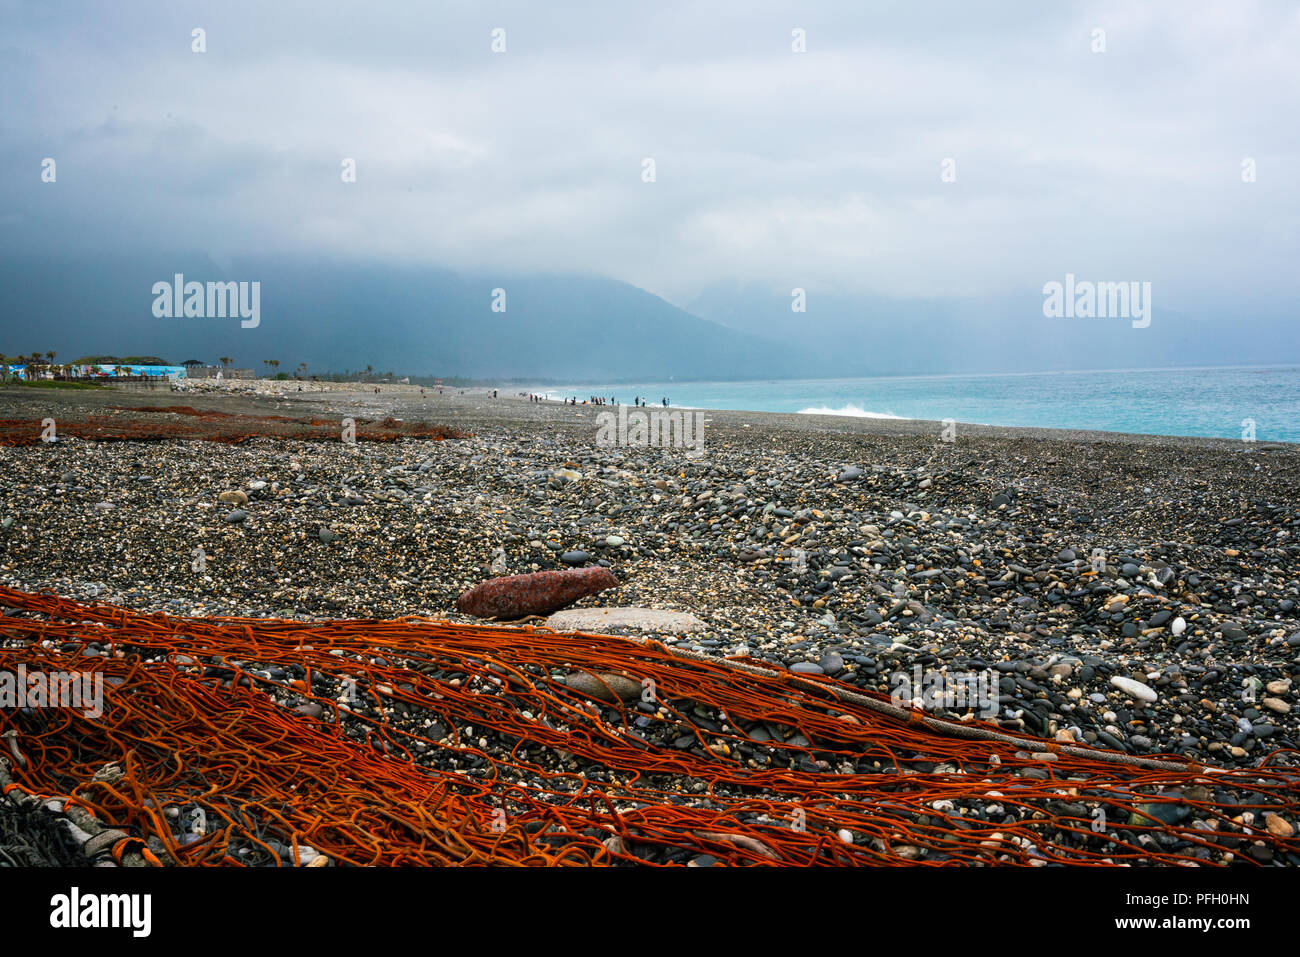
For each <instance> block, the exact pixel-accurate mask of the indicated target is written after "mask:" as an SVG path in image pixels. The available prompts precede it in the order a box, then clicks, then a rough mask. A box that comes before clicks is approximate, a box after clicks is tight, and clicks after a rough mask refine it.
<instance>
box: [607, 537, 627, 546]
mask: <svg viewBox="0 0 1300 957" xmlns="http://www.w3.org/2000/svg"><path fill="white" fill-rule="evenodd" d="M623 543H624V539H623V536H622V535H606V536H605V544H606V545H608V546H609V547H610V548H618V547H619V546H620V545H622V544H623Z"/></svg>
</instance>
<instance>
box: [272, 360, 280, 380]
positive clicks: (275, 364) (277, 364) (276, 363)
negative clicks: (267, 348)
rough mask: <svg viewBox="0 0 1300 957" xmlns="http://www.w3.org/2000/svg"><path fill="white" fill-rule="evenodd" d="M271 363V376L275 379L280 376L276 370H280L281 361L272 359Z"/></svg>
mask: <svg viewBox="0 0 1300 957" xmlns="http://www.w3.org/2000/svg"><path fill="white" fill-rule="evenodd" d="M270 363H271V376H272V378H274V377H275V376H277V375H279V373H278V372H277V371H276V370H278V369H279V368H280V360H279V359H271V360H270Z"/></svg>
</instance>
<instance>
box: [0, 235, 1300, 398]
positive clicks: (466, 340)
mask: <svg viewBox="0 0 1300 957" xmlns="http://www.w3.org/2000/svg"><path fill="white" fill-rule="evenodd" d="M167 258H168V259H170V257H167ZM161 259H162V258H161V257H160V259H159V261H154V262H145V261H143V260H142V259H141V258H140V257H134V258H132V259H130V260H125V259H124V260H121V261H107V260H102V259H99V260H93V261H88V260H81V261H76V260H71V259H69V260H59V261H49V260H32V261H27V262H23V261H18V260H14V259H8V260H7V261H5V262H4V263H3V264H0V317H2V318H0V329H3V330H4V333H3V334H4V340H5V341H3V342H0V352H5V353H6V354H14V353H16V352H30V351H33V350H40V351H42V352H44V351H46V350H48V349H53V350H55V351H56V352H57V353H58V355H59V357H60V358H61V359H64V360H67V359H71V358H73V357H75V356H81V355H88V354H100V353H110V354H119V355H126V354H155V355H160V356H163V357H165V358H167V359H168V360H169V361H171V362H180V361H182V360H185V359H189V358H197V359H200V360H203V361H205V362H215V361H216V359H217V358H218V357H219V356H230V357H232V358H233V359H234V360H235V365H236V366H242V367H247V368H253V369H258V370H261V369H263V368H264V367H263V365H262V362H263V360H264V359H278V360H280V363H281V365H280V368H281V369H282V370H291V369H294V368H296V367H297V366H298V364H299V363H300V362H306V363H307V367H308V372H309V373H319V372H325V371H332V372H342V371H344V370H345V369H349V370H352V371H356V370H358V369H364V368H365V367H366V366H367V365H369V366H373V367H374V368H375V369H376V370H384V371H388V370H392V371H395V372H396V373H397V374H398V375H408V374H409V375H443V376H469V377H476V378H493V377H500V378H503V379H504V378H530V377H536V378H539V379H552V380H555V379H575V380H580V381H591V382H596V381H618V380H626V381H637V380H641V381H659V380H666V379H668V378H670V377H671V378H675V379H678V380H683V379H758V378H781V377H789V378H814V377H849V376H865V375H916V374H942V373H960V372H1017V371H1047V370H1058V369H1103V368H1140V367H1154V366H1199V365H1225V364H1238V363H1239V364H1257V363H1281V362H1295V361H1300V345H1298V344H1297V340H1296V337H1294V336H1288V335H1284V334H1283V331H1284V330H1285V328H1286V323H1284V322H1278V321H1277V320H1278V318H1279V317H1277V316H1232V315H1231V314H1230V313H1225V311H1224V310H1223V309H1216V310H1214V312H1215V318H1213V319H1211V318H1209V317H1207V316H1191V315H1187V314H1184V313H1177V312H1172V311H1169V310H1166V309H1162V307H1161V300H1160V292H1159V289H1158V288H1157V290H1156V293H1155V296H1154V297H1153V299H1154V303H1153V317H1152V319H1153V321H1152V323H1151V325H1150V327H1149V328H1145V329H1134V328H1132V327H1131V324H1130V323H1129V321H1127V320H1125V319H1106V320H1097V319H1093V320H1061V319H1048V318H1046V317H1044V316H1043V313H1042V304H1043V297H1042V294H1041V291H1040V290H1039V289H1028V290H1026V291H1025V293H1024V294H1023V295H1020V296H1014V297H1006V298H1003V299H998V300H912V299H885V298H881V297H867V296H852V295H842V294H841V295H837V294H834V293H824V292H819V291H818V290H816V289H809V290H808V291H807V311H806V312H804V313H796V312H792V311H791V301H792V300H791V294H790V290H789V289H780V288H765V287H762V286H758V285H753V284H750V285H718V286H714V287H710V288H708V289H706V290H705V291H704V292H703V293H702V294H700V295H699V296H697V297H696V298H694V299H693V300H691V301H690V302H688V303H686V304H685V308H679V307H678V306H675V305H673V304H672V303H669V302H667V301H665V300H664V299H661V298H659V297H658V296H655V295H653V294H651V293H648V292H646V291H644V290H642V289H638V288H636V287H634V286H631V285H629V284H627V283H623V282H619V281H617V280H613V279H607V278H600V277H591V276H575V275H555V274H533V275H514V276H491V275H486V274H465V273H456V272H451V271H447V270H439V269H431V268H424V267H413V266H412V267H407V266H393V265H374V266H362V265H355V264H347V265H341V264H339V263H337V262H327V261H320V262H308V261H302V260H299V261H288V260H285V261H275V262H266V261H262V262H257V263H252V262H239V261H236V262H227V263H224V264H221V265H218V264H217V263H215V262H213V261H212V260H211V259H210V258H208V257H206V256H202V255H195V256H190V257H184V258H177V259H176V260H174V261H165V262H164V261H161ZM178 272H179V273H182V274H183V275H184V276H185V279H186V281H190V280H194V281H199V282H208V281H256V282H260V283H261V321H260V323H259V324H258V325H257V327H256V328H241V326H240V322H239V319H238V318H234V319H231V318H195V317H189V318H165V319H160V318H156V317H155V316H154V315H153V312H152V309H151V305H152V303H153V296H152V294H151V289H152V287H153V285H154V283H156V282H159V281H163V282H168V283H170V282H171V281H172V278H173V275H174V274H175V273H178ZM496 289H502V290H504V293H505V296H504V305H505V311H504V312H499V311H493V308H492V306H493V302H494V290H496ZM495 301H496V302H498V304H499V303H500V296H499V294H498V295H496V297H495Z"/></svg>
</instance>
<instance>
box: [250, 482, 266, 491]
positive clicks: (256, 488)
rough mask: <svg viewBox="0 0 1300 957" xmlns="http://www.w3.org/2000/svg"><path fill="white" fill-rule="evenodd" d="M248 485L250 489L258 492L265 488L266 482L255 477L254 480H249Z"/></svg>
mask: <svg viewBox="0 0 1300 957" xmlns="http://www.w3.org/2000/svg"><path fill="white" fill-rule="evenodd" d="M248 487H249V489H250V490H251V491H254V492H260V491H262V489H264V488H266V483H265V482H263V481H262V480H261V479H256V480H255V481H252V482H249V483H248Z"/></svg>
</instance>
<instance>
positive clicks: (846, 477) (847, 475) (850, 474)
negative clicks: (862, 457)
mask: <svg viewBox="0 0 1300 957" xmlns="http://www.w3.org/2000/svg"><path fill="white" fill-rule="evenodd" d="M860 478H862V469H860V468H858V467H857V466H856V465H850V466H849V467H848V468H846V469H845V470H844V471H843V472H841V473H840V474H839V478H837V479H836V480H835V481H837V482H852V481H853V480H854V479H860Z"/></svg>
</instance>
